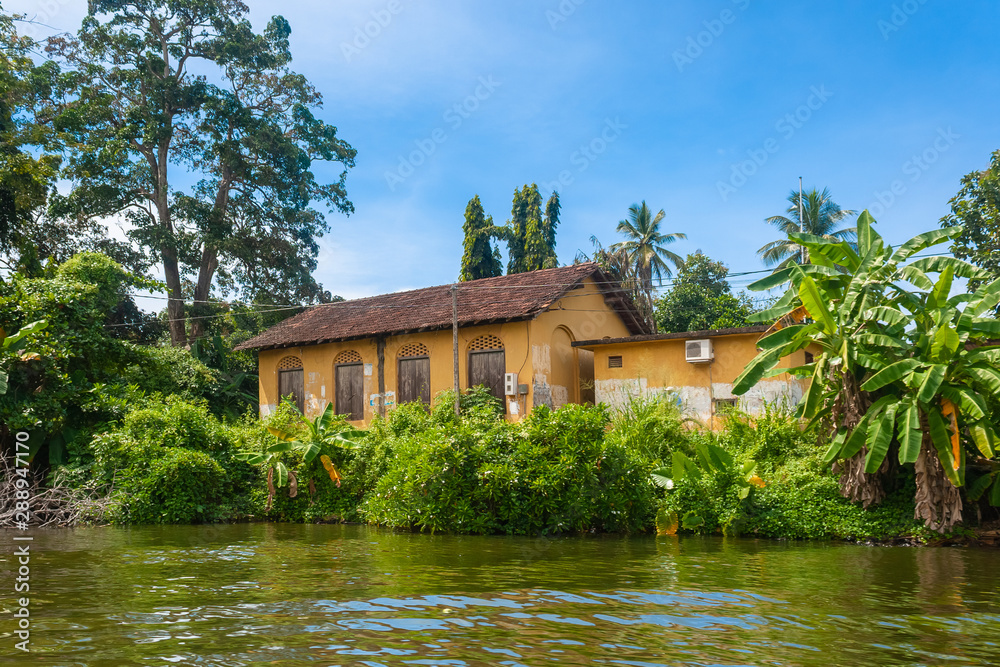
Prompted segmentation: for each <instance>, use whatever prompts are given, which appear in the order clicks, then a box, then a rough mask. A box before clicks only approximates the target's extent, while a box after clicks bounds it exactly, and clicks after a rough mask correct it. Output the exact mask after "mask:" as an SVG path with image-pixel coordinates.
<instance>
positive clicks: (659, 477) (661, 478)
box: [649, 466, 674, 491]
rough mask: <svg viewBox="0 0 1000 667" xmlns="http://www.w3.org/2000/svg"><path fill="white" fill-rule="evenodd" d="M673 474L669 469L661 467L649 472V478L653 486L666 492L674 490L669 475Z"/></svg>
mask: <svg viewBox="0 0 1000 667" xmlns="http://www.w3.org/2000/svg"><path fill="white" fill-rule="evenodd" d="M671 474H673V473H672V471H671V470H670V468H668V467H666V466H662V467H660V468H656V469H654V470H653V471H652V472H650V474H649V477H650V479H651V480H652V481H653V484H655V485H656V486H658V487H660V488H661V489H667V490H668V491H669V490H670V489H672V488H674V480H673V479H671V477H670V475H671Z"/></svg>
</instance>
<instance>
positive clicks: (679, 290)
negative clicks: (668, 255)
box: [655, 251, 756, 333]
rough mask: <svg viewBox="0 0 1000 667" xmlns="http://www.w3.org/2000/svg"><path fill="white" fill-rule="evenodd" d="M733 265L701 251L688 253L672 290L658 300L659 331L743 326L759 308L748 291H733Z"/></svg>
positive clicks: (657, 318) (657, 323)
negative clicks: (728, 278) (730, 275)
mask: <svg viewBox="0 0 1000 667" xmlns="http://www.w3.org/2000/svg"><path fill="white" fill-rule="evenodd" d="M728 274H729V268H728V267H727V266H726V265H725V264H723V263H722V262H716V261H713V260H712V259H709V258H708V257H706V256H705V255H703V254H702V253H701V252H700V251H699V252H696V253H694V254H691V255H688V256H687V258H686V259H685V260H684V265H683V266H681V267H680V270H679V271H678V272H677V278H676V279H675V280H674V281H673V284H672V285H671V287H670V289H669V290H668V291H667V292H666V293H664V294H663V296H661V297H660V298H659V299H657V300H656V302H655V308H656V326H657V329H658V330H659V331H662V332H664V333H671V332H675V331H700V330H703V329H724V328H727V327H743V326H746V325H747V318H748V317H749V316H750V315H751V314H752V313H753V312H754V311H755V310H756V308H754V303H753V301H752V300H750V299H749V298H748V297H747V296H746V294H742V293H741V294H739V295H735V294H733V292H732V290H731V289H730V287H729V281H728V280H726V276H727V275H728Z"/></svg>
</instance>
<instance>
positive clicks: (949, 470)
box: [733, 211, 1000, 531]
mask: <svg viewBox="0 0 1000 667" xmlns="http://www.w3.org/2000/svg"><path fill="white" fill-rule="evenodd" d="M960 233H961V229H960V228H949V229H942V230H934V231H930V232H926V233H924V234H920V235H918V236H916V237H914V238H913V239H911V240H910V241H908V242H906V243H904V244H903V245H902V246H900V247H899V248H898V249H893V248H892V247H891V246H888V245H887V244H885V242H884V240H883V239H882V237H881V236H879V234H878V233H877V232H876V231H875V229H874V220H873V219H872V218H871V216H870V215H869V214H868V212H867V211H865V212H864V213H862V214H861V216H860V217H859V219H858V246H857V250H856V251H855V249H854V248H852V247H851V246H850V245H849V244H847V243H845V242H836V241H832V240H828V239H824V238H821V237H812V236H809V235H806V234H797V233H796V234H792V235H791V236H792V237H793V238H794V239H795V240H796V241H797V242H798V243H800V244H802V245H804V246H806V247H807V248H808V250H809V254H810V259H811V262H812V264H810V265H804V266H797V265H796V266H791V267H788V268H787V269H785V270H783V271H780V272H778V273H776V274H774V275H773V276H769V277H768V278H765V279H764V280H762V281H758V282H757V283H755V284H753V285H751V286H750V289H756V290H762V289H771V288H773V287H776V286H778V285H781V284H783V283H790V287H789V288H788V290H787V291H786V293H785V294H784V296H783V297H782V298H781V299H780V300H779V302H778V303H777V304H776V305H775V306H774V307H773V308H771V309H770V310H768V311H765V312H764V313H760V314H759V315H758V316H757V318H756V319H757V321H768V322H774V325H773V326H772V329H771V331H770V332H769V333H768V334H767V335H765V336H764V337H763V338H762V339H761V340H760V341H759V343H758V345H759V348H760V350H761V351H760V353H759V354H758V355H757V357H756V358H755V359H754V360H753V361H752V362H751V363H750V364H749V365H748V366H747V368H746V369H745V370H744V372H743V373H742V374H741V375H740V377H739V378H737V380H736V382H735V386H734V389H733V393H735V394H743V393H745V392H746V391H748V390H749V389H750V387H751V386H753V385H754V384H755V383H756V382H758V381H759V380H760V379H762V378H763V377H764V376H765V375H769V374H775V373H779V372H790V373H793V374H796V375H800V376H805V377H808V378H810V379H811V381H810V384H809V387H808V389H807V390H806V392H805V394H804V396H803V399H802V401H801V403H800V405H799V411H800V415H801V416H802V417H804V418H806V419H809V420H810V424H811V425H812V424H816V423H826V424H828V425H829V436H830V446H829V448H828V450H827V452H826V457H825V458H826V460H827V461H828V462H832V461H834V460H841V461H842V463H841V465H843V466H844V470H845V474H844V476H842V478H841V484H842V491H843V492H844V495H846V496H847V497H849V498H851V499H852V500H860V501H862V502H865V503H866V504H867V503H868V502H877V501H878V500H880V499H881V493H882V492H881V488H880V486H879V484H878V483H877V482H878V480H877V477H876V476H875V474H876V473H877V472H878V471H880V470H884V469H885V467H884V464H885V463H886V458H887V456H888V453H889V450H890V447H891V445H892V444H893V443H894V442H897V443H898V448H899V453H898V458H899V461H900V463H902V464H917V467H918V475H917V482H918V490H917V495H918V502H917V514H918V518H923V519H924V520H925V523H926V524H927V525H928V526H929V527H931V528H933V529H937V530H941V531H944V530H947V529H949V528H950V527H951V526H953V525H954V524H955V523H956V522H957V521H959V520H960V519H961V501H960V498H959V496H958V491H957V489H958V487H960V486H962V485H963V484H964V481H965V466H966V449H967V448H970V449H972V450H975V451H978V452H979V453H980V454H982V456H984V457H986V458H992V457H993V456H994V454H995V449H996V433H997V430H998V429H997V424H996V421H995V417H994V416H993V415H991V414H990V413H989V410H987V407H986V406H987V401H986V398H987V397H989V396H995V395H997V394H998V393H1000V371H997V370H996V368H995V364H996V363H997V362H998V361H1000V349H997V347H996V346H995V345H992V344H991V343H990V339H991V338H996V337H998V336H1000V322H998V321H997V320H996V319H994V318H992V317H991V316H990V314H991V313H992V311H993V309H994V308H995V307H996V305H997V303H998V302H1000V280H994V281H992V282H988V281H989V280H990V278H991V276H990V275H989V274H988V273H986V272H984V271H983V270H981V269H979V268H977V267H975V266H973V265H971V264H968V263H966V262H963V261H961V260H958V259H955V258H953V257H944V256H934V257H921V258H916V259H914V255H916V254H918V253H920V252H921V251H923V250H926V249H928V248H931V247H933V246H935V245H938V244H940V243H944V242H947V241H949V240H951V239H953V238H954V237H955V236H957V235H958V234H960ZM933 274H937V279H936V280H932V278H931V275H933ZM956 277H960V278H966V279H971V280H976V281H981V282H986V283H987V284H985V285H984V286H983V287H981V288H980V289H978V290H976V292H975V293H973V294H959V295H957V296H953V295H951V290H952V287H953V283H954V280H955V278H956ZM806 347H809V348H810V349H812V350H814V351H815V350H818V353H814V360H813V362H812V363H810V364H806V365H804V366H799V367H797V368H792V369H777V368H776V366H777V364H778V362H779V360H780V359H781V358H782V357H785V356H786V355H789V354H791V353H792V352H795V351H798V350H801V349H805V348H806ZM922 452H924V454H923V456H924V458H923V459H922V458H921V456H922ZM941 475H943V476H945V477H947V479H948V481H949V482H950V485H944V487H943V488H944V489H945V491H944V492H939V493H937V494H936V496H935V493H933V492H931V491H929V489H931V488H932V487H933V488H935V489H940V488H942V485H941V484H938V483H937V482H936V481H935V478H936V477H938V476H941ZM990 483H991V484H993V483H995V481H991V482H990ZM981 484H982V483H981ZM852 485H853V486H852ZM949 486H950V487H951V488H950V489H948V487H949ZM992 497H993V494H992V493H991V498H992Z"/></svg>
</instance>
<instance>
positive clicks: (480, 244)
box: [458, 195, 503, 282]
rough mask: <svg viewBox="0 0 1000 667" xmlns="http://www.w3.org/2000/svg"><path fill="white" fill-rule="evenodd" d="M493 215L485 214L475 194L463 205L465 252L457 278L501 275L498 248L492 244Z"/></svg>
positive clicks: (501, 268)
mask: <svg viewBox="0 0 1000 667" xmlns="http://www.w3.org/2000/svg"><path fill="white" fill-rule="evenodd" d="M494 230H495V227H494V225H493V216H491V215H486V212H485V211H483V203H482V202H481V201H480V200H479V195H476V196H475V197H473V198H472V199H470V200H469V205H468V206H466V207H465V224H463V225H462V231H463V232H464V233H465V252H464V253H463V254H462V272H461V274H460V275H459V278H458V279H459V280H461V281H463V282H464V281H466V280H479V279H480V278H493V277H495V276H502V275H503V265H502V264H501V263H500V250H499V249H497V247H496V246H494V245H493V236H494V234H495V231H494Z"/></svg>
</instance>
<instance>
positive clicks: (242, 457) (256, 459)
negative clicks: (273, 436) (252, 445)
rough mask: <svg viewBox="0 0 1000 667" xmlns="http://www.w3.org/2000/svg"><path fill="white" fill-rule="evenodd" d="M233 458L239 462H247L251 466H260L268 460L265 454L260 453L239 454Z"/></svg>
mask: <svg viewBox="0 0 1000 667" xmlns="http://www.w3.org/2000/svg"><path fill="white" fill-rule="evenodd" d="M233 458H234V459H236V460H237V461H246V462H247V463H249V464H250V465H254V466H255V465H260V464H261V463H263V462H264V461H266V460H267V459H266V458H265V457H264V455H263V454H260V453H258V452H238V453H236V454H233Z"/></svg>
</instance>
